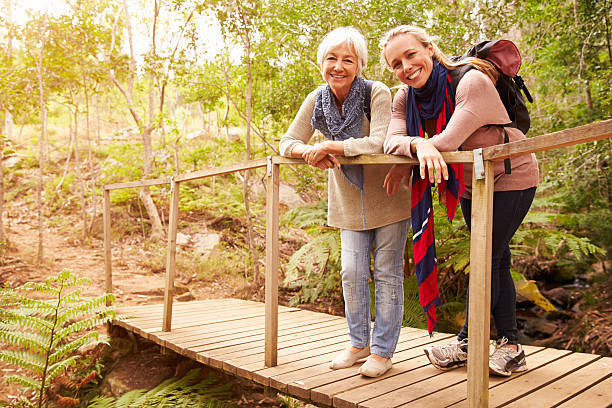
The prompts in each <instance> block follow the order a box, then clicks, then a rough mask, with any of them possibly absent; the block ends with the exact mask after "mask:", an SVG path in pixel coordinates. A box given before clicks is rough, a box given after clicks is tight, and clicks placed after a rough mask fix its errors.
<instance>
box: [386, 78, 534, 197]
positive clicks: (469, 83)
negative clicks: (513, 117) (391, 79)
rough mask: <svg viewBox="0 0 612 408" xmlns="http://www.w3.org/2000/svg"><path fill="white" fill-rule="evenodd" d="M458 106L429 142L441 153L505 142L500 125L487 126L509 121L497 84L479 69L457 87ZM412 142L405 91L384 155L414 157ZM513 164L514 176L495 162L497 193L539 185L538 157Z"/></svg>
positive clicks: (468, 181) (515, 133) (467, 171)
mask: <svg viewBox="0 0 612 408" xmlns="http://www.w3.org/2000/svg"><path fill="white" fill-rule="evenodd" d="M455 103H456V106H455V112H454V113H453V116H451V119H450V121H449V122H448V125H447V126H446V129H444V130H443V131H442V132H441V133H440V134H439V135H436V136H434V137H431V136H430V139H429V140H431V142H432V143H433V145H434V146H435V147H436V148H437V149H438V150H439V151H441V152H451V151H456V150H457V149H458V148H459V147H461V148H462V150H463V151H468V150H474V149H477V148H479V147H487V146H493V145H496V144H501V143H503V141H504V134H503V130H502V129H501V128H499V127H498V126H487V125H491V124H505V123H509V122H510V118H509V117H508V113H507V112H506V109H505V108H504V105H503V103H502V101H501V99H500V98H499V94H498V93H497V90H496V89H495V85H493V82H492V81H491V80H490V79H489V77H487V76H486V75H485V74H483V73H482V72H480V71H478V70H476V69H472V70H470V71H468V72H467V73H466V74H465V75H464V76H463V78H462V79H461V82H459V85H458V86H457V92H456V95H455ZM425 128H426V131H427V134H428V135H431V134H433V133H432V132H431V130H433V129H431V122H430V121H427V122H426V123H425ZM506 130H507V131H508V136H509V139H510V141H511V142H514V141H516V140H523V139H525V135H524V134H523V132H521V131H520V130H519V129H516V128H511V127H508V128H506ZM412 139H413V137H412V136H409V135H407V134H406V89H405V88H402V89H400V90H399V91H398V92H397V94H396V95H395V98H394V99H393V115H392V118H391V122H390V124H389V129H388V131H387V139H386V141H385V153H390V154H399V155H406V156H410V157H412V154H411V153H410V141H411V140H412ZM510 163H511V166H512V172H511V174H505V173H504V162H503V160H500V161H496V162H495V163H494V165H493V168H494V173H495V177H494V180H495V182H494V183H495V184H494V190H495V191H510V190H525V189H527V188H530V187H535V186H537V185H538V182H539V173H538V163H537V161H536V156H535V154H533V153H531V154H525V155H522V156H518V157H513V158H512V159H511V161H510ZM463 169H464V175H465V194H464V197H466V198H470V197H471V191H472V190H471V186H472V164H471V163H469V164H464V165H463Z"/></svg>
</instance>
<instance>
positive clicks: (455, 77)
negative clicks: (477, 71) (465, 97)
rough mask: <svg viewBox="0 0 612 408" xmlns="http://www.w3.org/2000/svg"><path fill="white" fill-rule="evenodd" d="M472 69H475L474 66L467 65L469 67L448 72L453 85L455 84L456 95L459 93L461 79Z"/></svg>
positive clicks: (463, 66)
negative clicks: (458, 87)
mask: <svg viewBox="0 0 612 408" xmlns="http://www.w3.org/2000/svg"><path fill="white" fill-rule="evenodd" d="M471 69H474V66H472V65H469V64H467V65H461V66H459V67H457V68H455V69H452V70H449V71H448V74H449V75H450V77H451V83H452V84H453V89H454V90H455V93H457V86H458V85H459V82H460V81H461V78H463V76H464V75H465V74H466V72H468V71H469V70H471Z"/></svg>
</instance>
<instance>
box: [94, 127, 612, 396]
mask: <svg viewBox="0 0 612 408" xmlns="http://www.w3.org/2000/svg"><path fill="white" fill-rule="evenodd" d="M610 136H612V120H606V121H602V122H598V123H594V124H591V125H587V126H581V127H577V128H573V129H568V130H563V131H560V132H555V133H551V134H547V135H543V136H538V137H534V138H530V139H527V140H523V141H519V142H513V143H508V144H504V145H498V146H492V147H488V148H484V149H477V150H475V151H474V152H450V153H443V156H444V158H445V160H446V161H447V163H474V168H475V171H474V172H473V173H474V178H473V180H472V230H471V249H470V283H469V285H470V286H469V290H470V294H471V296H470V299H469V306H468V307H469V325H470V342H469V345H468V347H469V348H468V368H467V370H466V369H465V368H460V369H456V370H453V371H450V372H441V371H438V370H436V369H435V368H433V367H432V366H430V365H429V364H428V361H427V359H426V358H425V356H424V354H423V352H422V349H423V347H425V346H426V345H428V344H431V343H437V342H444V341H446V342H448V341H449V338H451V337H452V336H451V335H450V334H437V335H436V336H435V337H433V338H430V337H429V336H428V335H427V332H426V331H423V330H419V329H413V328H403V329H402V332H401V336H400V341H399V343H398V347H397V349H396V353H395V355H394V357H393V362H394V366H393V369H392V370H391V371H389V372H388V373H387V374H385V375H384V376H382V377H379V378H375V379H368V378H363V377H361V376H360V375H359V374H358V373H357V367H358V366H354V367H352V368H347V369H343V370H335V371H334V370H331V369H329V367H328V364H329V361H330V360H331V359H332V358H333V356H334V354H335V353H338V352H339V351H340V350H342V349H343V348H345V347H346V346H347V344H348V336H347V326H346V322H345V320H344V319H343V318H340V317H334V316H329V315H326V314H321V313H314V312H308V311H304V310H300V309H295V308H286V307H279V306H278V266H279V265H278V237H279V235H278V228H279V221H278V217H279V213H278V204H279V200H278V191H279V190H278V189H279V166H280V165H281V164H303V161H302V160H298V159H287V158H281V157H268V158H267V159H261V160H254V161H250V162H247V163H242V164H236V165H233V166H229V167H224V168H217V169H207V170H201V171H197V172H193V173H188V174H185V175H176V176H174V177H168V178H160V179H153V180H143V181H135V182H129V183H118V184H112V185H106V186H104V204H105V208H104V242H105V267H106V291H107V292H109V293H110V292H112V269H111V240H110V231H111V220H110V192H111V191H112V190H114V189H119V188H134V187H143V186H148V185H159V184H168V183H169V184H170V185H171V191H172V198H171V204H170V217H169V225H168V257H167V262H166V290H165V297H164V303H163V304H160V305H146V306H138V307H136V308H122V309H121V310H120V312H121V313H125V314H127V315H128V316H129V318H126V319H124V320H122V321H117V322H115V324H118V325H120V326H122V327H125V328H126V329H128V330H130V331H133V332H135V333H138V334H140V335H141V336H143V337H145V338H148V339H150V340H153V341H155V342H157V343H158V344H160V345H161V346H163V347H167V348H169V349H172V350H175V351H176V352H178V353H180V354H183V355H185V356H188V357H190V358H192V359H195V360H197V361H200V362H202V363H204V364H207V365H210V366H213V367H217V368H220V369H223V370H225V371H227V372H229V373H232V374H234V375H237V376H240V377H244V378H247V379H250V380H253V381H256V382H258V383H261V384H263V385H265V386H269V387H272V388H274V389H277V390H279V391H281V392H283V393H287V394H289V395H292V396H295V397H298V398H301V399H304V400H308V401H311V402H314V403H316V404H319V405H328V406H334V407H373V408H374V407H376V408H384V407H400V406H401V407H404V406H410V407H412V406H422V407H448V406H452V407H458V406H468V407H487V406H514V407H536V406H537V407H553V406H554V407H557V406H559V407H580V406H583V405H585V406H588V408H596V407H608V406H610V403H611V402H612V367H611V365H612V359H610V358H607V357H603V358H602V357H601V356H597V355H593V354H582V353H573V352H571V351H564V350H555V349H549V348H541V347H528V346H525V351H526V353H527V354H528V356H527V364H528V367H529V368H530V370H529V371H527V372H523V373H515V374H513V375H512V376H511V377H509V378H505V377H503V378H502V377H491V378H490V379H489V373H488V356H489V334H490V333H489V321H490V288H491V286H490V285H491V282H490V274H489V273H488V271H489V270H490V256H488V255H487V254H490V253H491V232H492V231H491V229H492V226H491V214H492V197H493V162H494V161H496V160H503V159H505V158H508V157H514V156H517V155H521V154H525V153H530V152H537V151H542V150H550V149H553V148H558V147H562V146H570V145H575V144H579V143H584V142H588V141H593V140H599V139H605V138H609V137H610ZM339 159H340V162H341V163H342V164H385V163H413V164H416V163H418V162H417V161H416V160H413V159H408V158H404V157H397V156H387V155H370V156H359V157H356V158H339ZM260 167H266V168H267V180H268V181H267V200H266V283H265V304H261V303H256V302H249V301H244V300H236V299H222V300H207V301H195V302H186V303H173V301H172V299H173V295H174V274H175V256H176V234H177V220H178V201H179V200H178V199H179V193H180V183H181V182H184V181H188V180H195V179H200V178H204V177H211V176H215V175H220V174H227V173H231V172H234V171H243V170H249V169H254V168H260ZM173 309H174V310H173Z"/></svg>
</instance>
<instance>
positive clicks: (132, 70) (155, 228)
mask: <svg viewBox="0 0 612 408" xmlns="http://www.w3.org/2000/svg"><path fill="white" fill-rule="evenodd" d="M123 11H124V13H125V18H126V28H127V32H128V41H129V49H130V67H129V75H128V86H127V89H125V88H124V87H123V86H122V85H121V84H120V83H119V81H118V80H117V78H116V76H115V71H114V70H113V68H112V64H110V58H111V54H112V53H113V50H114V48H115V35H116V33H115V31H116V29H117V24H118V21H119V13H117V16H116V18H115V23H114V25H113V30H112V32H111V45H110V50H109V54H108V60H109V61H108V62H109V74H110V78H111V81H112V82H113V83H114V84H115V86H116V87H117V89H119V91H120V92H121V94H122V95H123V97H124V98H125V100H126V102H127V104H128V107H129V111H130V114H131V115H132V118H133V119H134V122H135V123H136V126H138V129H139V131H140V134H141V136H142V141H143V147H144V166H143V167H144V169H143V170H144V176H145V178H148V177H150V176H151V174H152V172H153V149H152V146H151V133H152V132H153V128H154V123H153V117H152V109H153V94H152V92H153V91H150V93H149V112H150V116H149V123H148V124H147V125H145V123H144V121H143V120H142V118H141V117H140V115H139V114H138V111H137V110H136V107H135V105H134V100H133V98H132V95H133V89H134V78H135V76H136V59H135V57H134V45H133V35H132V26H131V22H130V13H129V10H128V5H127V1H126V0H124V1H123ZM157 11H158V5H157V1H156V2H155V13H157ZM153 33H155V28H154V29H153ZM154 43H155V39H154V34H153V44H154ZM138 197H139V198H140V200H141V201H142V203H143V205H144V207H145V210H146V212H147V215H148V216H149V220H150V221H151V228H152V233H151V237H152V238H157V239H158V238H161V237H162V236H163V227H162V223H161V218H160V216H159V213H158V212H157V207H156V206H155V203H154V202H153V199H152V198H151V193H150V192H149V188H148V187H142V189H141V190H140V192H139V193H138Z"/></svg>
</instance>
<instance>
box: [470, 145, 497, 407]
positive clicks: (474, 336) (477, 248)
mask: <svg viewBox="0 0 612 408" xmlns="http://www.w3.org/2000/svg"><path fill="white" fill-rule="evenodd" d="M476 162H477V159H476V157H475V160H474V171H473V172H472V174H473V176H472V230H471V242H470V286H469V290H470V296H469V306H468V307H469V310H468V325H469V341H468V363H467V364H468V366H467V370H468V379H467V402H468V404H467V405H468V407H470V408H475V407H488V405H489V336H490V333H489V332H490V326H489V325H490V323H489V322H490V319H491V251H492V235H493V162H492V161H489V160H486V161H484V163H483V162H482V154H481V155H480V164H481V166H477V163H476ZM478 167H480V170H477V168H478Z"/></svg>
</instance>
